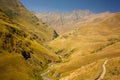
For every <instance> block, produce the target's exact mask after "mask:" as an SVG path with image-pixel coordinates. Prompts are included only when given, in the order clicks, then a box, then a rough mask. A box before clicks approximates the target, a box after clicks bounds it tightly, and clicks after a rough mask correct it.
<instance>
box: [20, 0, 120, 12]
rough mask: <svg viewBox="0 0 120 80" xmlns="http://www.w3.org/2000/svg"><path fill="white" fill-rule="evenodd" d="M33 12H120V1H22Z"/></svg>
mask: <svg viewBox="0 0 120 80" xmlns="http://www.w3.org/2000/svg"><path fill="white" fill-rule="evenodd" d="M20 1H21V2H22V3H23V4H24V5H25V6H26V7H27V8H28V9H29V10H31V11H43V12H48V11H72V10H78V9H79V10H86V9H88V10H90V11H93V12H105V11H110V12H120V0H20Z"/></svg>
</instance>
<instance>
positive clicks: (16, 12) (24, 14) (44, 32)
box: [0, 0, 57, 41]
mask: <svg viewBox="0 0 120 80" xmlns="http://www.w3.org/2000/svg"><path fill="white" fill-rule="evenodd" d="M0 6H1V7H0V11H1V12H3V13H5V14H6V15H7V16H8V17H9V18H10V19H12V20H14V22H16V23H18V24H19V25H21V27H20V28H21V29H24V30H25V31H27V32H29V33H30V34H31V35H33V36H34V37H35V38H38V39H37V40H38V41H49V40H52V39H54V38H55V37H56V36H57V34H56V32H55V31H54V30H53V29H51V28H50V27H48V26H47V25H46V24H45V23H43V22H42V21H41V20H40V19H38V18H37V17H36V16H35V15H34V14H32V13H31V12H29V11H28V10H27V9H26V8H25V7H24V6H23V5H22V4H21V3H20V2H19V1H18V0H11V1H9V0H1V3H0ZM54 33H55V34H54Z"/></svg>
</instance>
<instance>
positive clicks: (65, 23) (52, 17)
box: [34, 10, 94, 34]
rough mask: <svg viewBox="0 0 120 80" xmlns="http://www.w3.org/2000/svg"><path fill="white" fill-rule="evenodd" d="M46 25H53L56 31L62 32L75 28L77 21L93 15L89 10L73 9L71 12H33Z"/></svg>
mask: <svg viewBox="0 0 120 80" xmlns="http://www.w3.org/2000/svg"><path fill="white" fill-rule="evenodd" d="M34 14H35V15H36V16H37V17H38V18H41V19H42V20H43V21H44V22H45V23H47V25H49V26H51V27H53V28H54V29H55V30H56V31H57V32H58V33H60V34H63V33H65V32H68V31H70V30H73V29H75V28H76V27H77V26H75V25H74V24H76V23H77V22H81V21H83V20H84V18H85V17H87V16H90V15H93V14H94V13H92V12H90V11H89V10H75V11H71V12H35V13H34Z"/></svg>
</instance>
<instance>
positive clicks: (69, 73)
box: [47, 13, 120, 80]
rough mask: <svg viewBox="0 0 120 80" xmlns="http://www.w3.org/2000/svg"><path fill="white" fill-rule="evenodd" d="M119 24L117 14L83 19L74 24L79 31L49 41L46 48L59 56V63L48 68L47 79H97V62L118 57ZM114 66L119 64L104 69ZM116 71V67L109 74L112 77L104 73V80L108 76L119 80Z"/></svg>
mask: <svg viewBox="0 0 120 80" xmlns="http://www.w3.org/2000/svg"><path fill="white" fill-rule="evenodd" d="M96 21H97V22H96ZM119 21H120V13H111V14H110V13H107V16H103V15H101V16H100V15H99V16H97V15H96V16H95V17H91V18H89V19H87V20H86V22H85V23H84V24H81V23H80V24H78V25H79V26H80V28H78V29H76V30H73V31H71V32H68V33H66V34H63V35H61V36H60V37H58V38H57V39H55V40H54V41H52V42H50V44H49V45H48V46H49V48H50V49H52V50H53V52H55V53H56V54H58V55H59V56H60V58H61V59H62V63H60V64H57V65H55V66H54V68H51V73H49V74H48V75H47V76H48V77H51V76H54V77H52V78H58V79H59V78H61V80H97V79H96V78H97V77H98V76H99V75H100V73H101V71H102V68H101V66H102V64H101V60H103V61H102V63H103V62H104V59H110V60H111V59H112V58H114V59H116V57H120V49H119V48H120V24H119ZM117 59H118V60H119V58H117ZM92 63H94V64H92ZM91 64H92V65H91ZM109 65H110V64H109ZM117 65H120V64H119V63H115V64H114V65H112V66H113V67H110V66H108V67H109V70H110V69H111V68H112V69H113V68H114V69H115V66H117ZM90 66H93V67H90ZM98 66H99V67H98ZM94 69H95V70H94ZM86 70H87V71H86ZM119 70H120V69H119V68H117V69H116V71H112V72H113V73H115V75H114V74H112V73H111V72H107V74H106V75H107V76H106V78H105V80H109V79H110V76H111V77H112V76H113V78H114V79H116V80H119V79H118V78H119V75H120V74H119ZM90 72H91V73H90ZM89 73H90V74H89ZM73 74H77V75H73ZM115 76H116V77H115ZM111 80H112V79H111Z"/></svg>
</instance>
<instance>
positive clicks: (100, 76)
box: [95, 59, 108, 80]
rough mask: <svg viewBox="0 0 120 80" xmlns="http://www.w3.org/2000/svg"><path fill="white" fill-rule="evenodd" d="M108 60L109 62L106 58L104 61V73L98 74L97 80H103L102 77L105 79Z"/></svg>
mask: <svg viewBox="0 0 120 80" xmlns="http://www.w3.org/2000/svg"><path fill="white" fill-rule="evenodd" d="M107 62H108V59H107V60H105V62H104V63H103V65H102V68H103V71H102V73H101V74H100V75H99V76H98V78H97V79H95V80H102V79H104V76H105V74H106V67H105V65H106V64H107Z"/></svg>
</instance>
